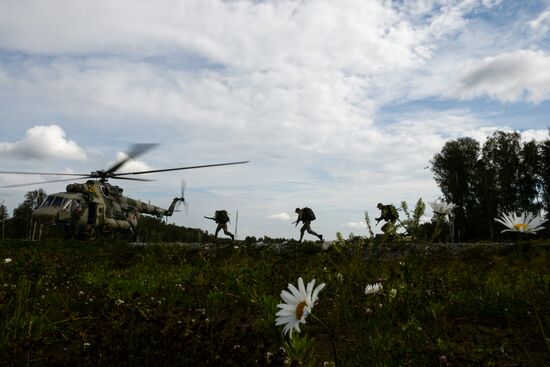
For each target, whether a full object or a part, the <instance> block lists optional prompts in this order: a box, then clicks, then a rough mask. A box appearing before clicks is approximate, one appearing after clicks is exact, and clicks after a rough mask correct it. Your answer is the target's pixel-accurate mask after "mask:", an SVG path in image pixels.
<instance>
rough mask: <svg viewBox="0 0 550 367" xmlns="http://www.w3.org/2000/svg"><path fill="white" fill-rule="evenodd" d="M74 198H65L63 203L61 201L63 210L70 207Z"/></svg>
mask: <svg viewBox="0 0 550 367" xmlns="http://www.w3.org/2000/svg"><path fill="white" fill-rule="evenodd" d="M73 202H74V200H72V199H71V200H66V201H65V202H64V203H63V207H62V208H61V209H63V210H69V209H71V206H72V204H73Z"/></svg>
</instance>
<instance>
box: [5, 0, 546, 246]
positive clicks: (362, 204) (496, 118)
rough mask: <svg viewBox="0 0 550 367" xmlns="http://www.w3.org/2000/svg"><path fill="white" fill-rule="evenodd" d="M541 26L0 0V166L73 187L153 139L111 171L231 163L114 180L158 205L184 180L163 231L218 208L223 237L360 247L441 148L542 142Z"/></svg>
mask: <svg viewBox="0 0 550 367" xmlns="http://www.w3.org/2000/svg"><path fill="white" fill-rule="evenodd" d="M549 31H550V1H548V0H538V1H521V2H519V1H511V0H501V1H499V0H465V1H456V0H440V1H437V0H417V1H412V0H411V1H407V0H405V1H382V0H380V1H376V0H372V1H364V0H338V1H327V0H315V1H307V0H304V1H291V0H288V1H244V0H243V1H220V0H200V1H199V0H187V1H175V0H173V1H168V0H167V1H160V2H149V1H124V0H123V1H117V2H112V1H101V0H96V1H69V0H66V1H44V2H32V1H3V2H1V3H0V112H1V113H0V124H1V127H2V134H1V135H0V167H2V169H3V170H31V171H32V170H40V171H52V172H89V171H93V170H97V169H101V168H107V167H108V166H109V165H111V164H112V163H113V162H114V161H115V160H116V159H117V157H120V154H121V153H122V152H123V151H125V150H126V149H127V148H128V147H129V146H130V145H131V144H132V143H147V142H154V143H160V144H161V145H160V146H159V147H157V148H156V149H155V150H153V151H151V152H149V153H148V154H146V155H143V156H141V157H139V158H138V161H136V162H132V163H131V164H129V165H128V166H127V167H125V169H126V170H132V169H142V168H145V167H149V168H153V169H161V168H170V167H179V166H185V165H198V164H210V163H216V162H226V161H233V160H250V161H251V163H249V164H248V165H243V166H234V167H224V168H213V169H205V170H200V171H199V170H196V171H185V172H180V173H178V172H175V173H166V174H161V175H156V176H155V177H154V178H155V179H156V181H155V182H148V183H128V184H126V183H125V184H124V185H122V184H121V186H122V187H124V189H125V193H126V194H127V195H129V196H131V197H134V198H139V199H142V200H151V202H152V203H155V204H159V205H168V204H169V202H170V198H172V197H173V196H174V195H175V194H176V193H177V192H178V191H179V185H180V180H181V179H185V180H186V182H187V186H188V190H187V196H188V200H189V203H190V211H189V213H188V214H187V215H186V214H184V213H177V214H176V215H175V216H173V217H172V218H171V219H170V221H171V222H175V223H176V224H179V225H184V226H189V227H199V228H203V229H207V230H212V224H213V223H212V222H209V221H207V220H205V219H204V218H203V215H210V214H211V213H212V212H213V211H214V210H216V209H220V208H225V209H227V210H228V211H229V212H230V213H231V215H232V217H233V218H235V215H236V211H237V210H238V211H239V237H241V238H243V237H244V236H246V235H255V236H263V235H268V236H271V237H294V238H296V237H297V229H295V228H294V226H293V225H292V224H291V221H292V220H294V213H293V212H294V208H295V207H297V206H300V207H303V206H309V207H312V208H313V209H314V210H315V212H316V214H317V218H318V219H317V221H315V222H314V226H313V227H314V229H317V230H318V231H319V232H321V233H323V234H325V237H326V238H334V236H335V233H336V232H337V231H340V232H342V233H344V234H345V235H347V234H348V233H350V232H354V233H356V234H366V229H365V228H364V224H362V223H361V219H362V218H363V212H364V211H365V210H368V211H369V212H370V213H371V217H375V216H377V215H378V211H377V210H376V203H378V202H384V203H395V204H399V203H400V202H401V201H403V200H405V201H407V202H408V203H409V205H413V203H414V202H416V200H418V198H422V199H423V200H425V201H429V200H434V199H436V198H438V197H439V196H440V192H439V190H438V188H437V186H436V185H435V183H434V181H433V177H432V174H431V172H430V171H429V170H427V169H425V167H426V166H427V165H428V164H429V160H430V159H431V158H432V157H433V156H434V154H436V153H437V152H438V151H439V150H440V149H441V147H442V146H443V144H445V142H446V141H448V140H449V139H455V138H458V137H462V136H470V137H473V138H476V139H479V140H480V141H481V142H483V140H484V139H485V138H486V137H487V136H488V135H489V134H491V133H492V132H493V131H495V130H496V129H503V130H517V131H520V132H522V134H523V136H524V137H525V139H539V140H542V139H545V138H547V137H548V127H549V125H550V122H549V121H548V116H549V112H550V102H549V99H550V43H549V42H550V32H549ZM27 179H28V178H27V177H18V176H6V175H2V176H0V185H2V184H4V185H8V184H12V183H21V182H25V180H27ZM113 183H115V182H113ZM64 187H65V184H64V183H58V184H48V185H44V186H43V188H44V189H45V190H46V191H47V192H48V193H53V192H58V191H63V190H64ZM34 188H35V187H25V188H17V189H0V199H1V200H5V203H6V204H7V205H8V208H9V209H10V210H13V208H14V207H15V206H16V205H17V204H18V203H19V202H20V201H22V198H23V195H24V193H25V192H26V191H28V190H31V189H34ZM428 216H429V213H428ZM312 239H314V238H312Z"/></svg>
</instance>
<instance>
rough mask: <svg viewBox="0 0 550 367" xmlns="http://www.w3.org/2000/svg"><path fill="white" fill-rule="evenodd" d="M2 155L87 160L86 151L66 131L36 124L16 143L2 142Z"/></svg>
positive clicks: (0, 153) (40, 158)
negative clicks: (67, 136)
mask: <svg viewBox="0 0 550 367" xmlns="http://www.w3.org/2000/svg"><path fill="white" fill-rule="evenodd" d="M0 155H8V156H13V157H19V158H23V159H38V160H48V159H69V160H85V159H86V153H84V150H83V149H82V148H81V147H79V146H78V144H77V143H76V142H75V141H73V140H67V138H66V137H65V131H64V130H63V129H62V128H61V127H59V126H57V125H50V126H42V125H40V126H35V127H33V128H31V129H28V130H27V132H26V133H25V137H24V138H23V139H22V140H20V141H17V142H15V143H0Z"/></svg>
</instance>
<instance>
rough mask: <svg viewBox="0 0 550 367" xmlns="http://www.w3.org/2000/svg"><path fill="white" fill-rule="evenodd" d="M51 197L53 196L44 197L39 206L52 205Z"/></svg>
mask: <svg viewBox="0 0 550 367" xmlns="http://www.w3.org/2000/svg"><path fill="white" fill-rule="evenodd" d="M53 198H54V197H53V196H48V197H47V198H46V200H44V202H43V203H42V205H41V206H50V205H52V201H53Z"/></svg>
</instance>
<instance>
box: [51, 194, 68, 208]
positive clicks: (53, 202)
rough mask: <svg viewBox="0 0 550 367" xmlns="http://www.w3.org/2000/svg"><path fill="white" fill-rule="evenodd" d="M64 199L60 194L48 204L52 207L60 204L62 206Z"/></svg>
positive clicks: (58, 206)
mask: <svg viewBox="0 0 550 367" xmlns="http://www.w3.org/2000/svg"><path fill="white" fill-rule="evenodd" d="M64 201H65V199H64V198H62V197H61V196H56V197H55V198H54V199H53V201H52V203H51V205H50V206H53V207H56V208H61V206H63V202H64Z"/></svg>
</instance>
